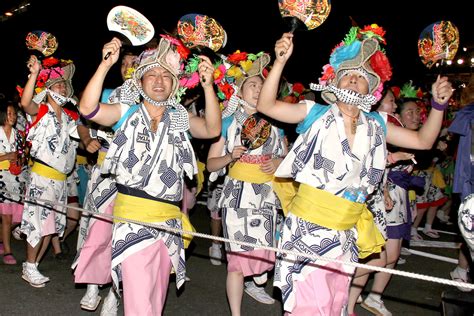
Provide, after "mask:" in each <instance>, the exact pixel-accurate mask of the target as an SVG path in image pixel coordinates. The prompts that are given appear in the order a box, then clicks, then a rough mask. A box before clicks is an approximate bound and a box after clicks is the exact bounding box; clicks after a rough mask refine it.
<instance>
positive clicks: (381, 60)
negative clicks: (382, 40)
mask: <svg viewBox="0 0 474 316" xmlns="http://www.w3.org/2000/svg"><path fill="white" fill-rule="evenodd" d="M370 67H372V69H373V70H374V71H375V72H376V73H377V74H378V75H379V77H380V80H381V81H382V82H385V81H388V80H390V78H391V77H392V66H390V62H389V60H388V58H387V56H385V54H384V53H382V52H381V51H379V50H378V51H376V52H375V53H374V54H373V55H372V57H370Z"/></svg>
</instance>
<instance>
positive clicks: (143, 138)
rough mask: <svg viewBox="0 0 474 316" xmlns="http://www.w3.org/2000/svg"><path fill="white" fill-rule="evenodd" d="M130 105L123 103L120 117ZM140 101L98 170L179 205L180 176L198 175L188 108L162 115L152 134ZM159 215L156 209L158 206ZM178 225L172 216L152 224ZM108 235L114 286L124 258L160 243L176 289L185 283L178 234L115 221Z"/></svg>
mask: <svg viewBox="0 0 474 316" xmlns="http://www.w3.org/2000/svg"><path fill="white" fill-rule="evenodd" d="M128 109H129V106H128V105H125V104H122V116H123V115H124V114H125V112H126V111H127V110H128ZM150 121H151V118H150V116H149V114H148V112H147V111H146V109H145V106H144V105H143V104H140V105H139V108H138V109H137V110H136V111H135V112H133V113H132V114H130V115H129V116H128V117H127V118H126V119H125V120H124V121H123V123H122V124H121V125H120V127H119V128H118V129H117V130H116V132H115V136H114V140H113V142H112V144H111V146H110V149H109V151H108V152H107V156H106V158H105V161H104V164H103V166H102V173H106V174H107V173H110V174H111V175H113V176H114V181H115V182H116V183H117V185H123V186H125V187H129V188H132V189H138V190H141V191H144V192H145V193H147V194H148V195H150V196H151V197H153V198H158V199H161V200H166V201H170V202H171V203H175V204H178V203H179V202H180V201H181V200H182V197H183V185H184V176H185V175H186V176H188V177H189V178H190V179H191V178H192V177H193V176H194V174H196V173H197V170H198V169H197V163H196V158H195V156H194V151H193V147H192V145H191V142H190V139H189V136H188V130H189V119H188V114H187V112H186V110H185V109H184V108H183V107H182V106H181V105H177V106H176V109H175V108H172V107H168V108H167V109H166V110H165V112H164V113H163V117H162V119H161V122H160V123H159V125H158V129H157V131H156V133H154V132H152V131H151V130H150V126H151V124H150ZM156 212H157V213H159V210H156ZM154 224H157V225H161V226H164V227H172V228H177V229H182V222H181V220H178V219H171V220H167V221H165V222H159V223H154ZM113 226H114V227H113V237H112V279H113V282H114V285H115V286H116V287H117V288H118V285H119V281H120V280H121V279H122V273H121V272H122V271H121V263H122V262H123V261H124V260H126V259H127V257H129V256H131V255H133V254H135V253H137V252H139V251H140V250H143V249H144V248H146V247H148V246H150V245H153V244H155V243H158V242H160V241H162V242H163V243H164V245H165V246H166V247H167V249H168V255H169V259H170V260H171V264H172V267H173V270H174V271H175V273H176V287H177V288H180V287H181V285H182V284H183V283H184V281H185V272H186V268H185V251H184V250H185V249H184V243H183V239H182V237H181V235H179V234H172V233H169V232H167V231H164V230H158V229H155V228H152V227H148V226H142V225H138V224H133V223H123V222H119V223H114V225H113Z"/></svg>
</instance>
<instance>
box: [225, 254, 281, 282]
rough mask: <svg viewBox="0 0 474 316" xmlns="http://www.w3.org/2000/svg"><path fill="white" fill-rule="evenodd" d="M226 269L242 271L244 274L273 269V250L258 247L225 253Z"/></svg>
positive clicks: (255, 273) (260, 272)
mask: <svg viewBox="0 0 474 316" xmlns="http://www.w3.org/2000/svg"><path fill="white" fill-rule="evenodd" d="M227 262H228V264H227V271H228V272H239V271H240V272H242V273H243V275H244V276H251V275H259V274H262V273H263V272H266V271H269V270H271V269H273V267H274V266H275V252H273V251H270V250H264V249H258V250H252V251H246V252H228V253H227Z"/></svg>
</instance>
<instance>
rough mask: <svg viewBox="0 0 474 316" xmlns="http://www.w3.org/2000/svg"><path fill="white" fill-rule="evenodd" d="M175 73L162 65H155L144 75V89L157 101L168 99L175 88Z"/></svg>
mask: <svg viewBox="0 0 474 316" xmlns="http://www.w3.org/2000/svg"><path fill="white" fill-rule="evenodd" d="M173 80H174V78H173V75H172V74H171V73H170V72H169V71H168V70H166V69H164V68H162V67H159V66H158V67H154V68H151V69H150V70H148V71H147V72H145V74H144V75H143V77H142V88H143V91H144V92H145V93H146V94H147V95H148V96H149V97H150V98H152V99H153V100H155V101H157V102H162V101H166V100H167V99H168V98H169V96H170V94H171V91H172V88H173Z"/></svg>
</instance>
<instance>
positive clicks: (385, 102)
mask: <svg viewBox="0 0 474 316" xmlns="http://www.w3.org/2000/svg"><path fill="white" fill-rule="evenodd" d="M396 110H397V103H395V96H394V95H393V92H392V91H390V90H389V91H387V93H386V94H385V96H384V97H383V99H382V100H380V105H379V107H378V109H377V111H381V112H386V113H388V114H392V115H393V114H394V113H395V111H396Z"/></svg>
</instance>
